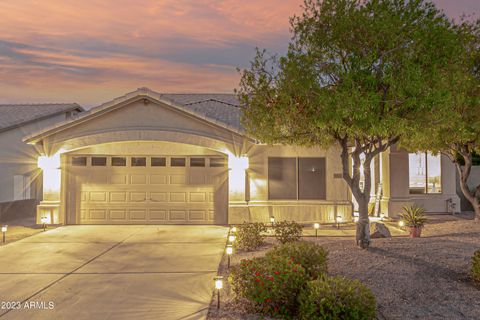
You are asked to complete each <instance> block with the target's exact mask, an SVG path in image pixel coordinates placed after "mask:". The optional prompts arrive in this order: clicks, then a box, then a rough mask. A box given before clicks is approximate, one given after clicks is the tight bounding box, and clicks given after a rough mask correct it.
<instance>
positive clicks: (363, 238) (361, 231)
mask: <svg viewBox="0 0 480 320" xmlns="http://www.w3.org/2000/svg"><path fill="white" fill-rule="evenodd" d="M356 200H357V202H358V222H357V230H356V237H355V239H356V240H357V245H358V246H359V247H360V248H362V249H366V248H368V247H369V246H370V221H369V219H368V200H366V199H365V198H363V197H362V199H361V200H360V201H359V199H356Z"/></svg>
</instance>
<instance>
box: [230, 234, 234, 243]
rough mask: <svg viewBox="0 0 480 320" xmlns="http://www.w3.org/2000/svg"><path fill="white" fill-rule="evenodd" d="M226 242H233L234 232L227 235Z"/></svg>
mask: <svg viewBox="0 0 480 320" xmlns="http://www.w3.org/2000/svg"><path fill="white" fill-rule="evenodd" d="M228 242H230V243H234V242H235V235H234V234H231V235H229V236H228Z"/></svg>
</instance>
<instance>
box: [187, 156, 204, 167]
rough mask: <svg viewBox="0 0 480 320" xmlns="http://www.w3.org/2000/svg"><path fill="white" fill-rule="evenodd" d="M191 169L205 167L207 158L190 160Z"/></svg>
mask: <svg viewBox="0 0 480 320" xmlns="http://www.w3.org/2000/svg"><path fill="white" fill-rule="evenodd" d="M190 167H205V158H190Z"/></svg>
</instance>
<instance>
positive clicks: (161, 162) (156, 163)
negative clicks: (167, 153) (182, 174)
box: [151, 157, 167, 167]
mask: <svg viewBox="0 0 480 320" xmlns="http://www.w3.org/2000/svg"><path fill="white" fill-rule="evenodd" d="M151 165H152V167H165V166H166V165H167V158H165V157H160V158H159V157H152V159H151Z"/></svg>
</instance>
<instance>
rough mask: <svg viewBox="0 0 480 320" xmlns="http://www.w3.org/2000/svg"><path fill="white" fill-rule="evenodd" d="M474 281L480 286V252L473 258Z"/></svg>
mask: <svg viewBox="0 0 480 320" xmlns="http://www.w3.org/2000/svg"><path fill="white" fill-rule="evenodd" d="M472 279H473V281H474V282H475V283H476V284H477V285H479V286H480V250H477V251H476V252H475V254H474V255H473V257H472Z"/></svg>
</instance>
